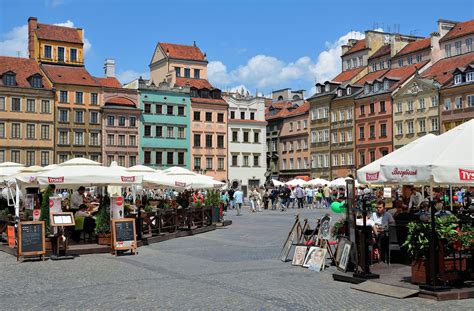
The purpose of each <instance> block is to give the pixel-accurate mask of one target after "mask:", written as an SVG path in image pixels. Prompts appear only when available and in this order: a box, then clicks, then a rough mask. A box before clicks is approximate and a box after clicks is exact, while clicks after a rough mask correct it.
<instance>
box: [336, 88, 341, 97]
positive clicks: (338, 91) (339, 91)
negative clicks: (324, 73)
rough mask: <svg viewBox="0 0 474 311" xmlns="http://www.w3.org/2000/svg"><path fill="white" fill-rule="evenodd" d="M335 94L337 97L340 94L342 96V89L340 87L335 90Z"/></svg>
mask: <svg viewBox="0 0 474 311" xmlns="http://www.w3.org/2000/svg"><path fill="white" fill-rule="evenodd" d="M337 96H338V97H341V96H342V90H341V89H339V90H337Z"/></svg>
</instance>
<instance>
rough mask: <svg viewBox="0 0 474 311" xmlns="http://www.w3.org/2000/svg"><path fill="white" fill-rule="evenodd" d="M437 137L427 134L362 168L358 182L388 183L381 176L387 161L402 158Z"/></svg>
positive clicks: (358, 173)
mask: <svg viewBox="0 0 474 311" xmlns="http://www.w3.org/2000/svg"><path fill="white" fill-rule="evenodd" d="M436 137H437V136H436V135H433V134H427V135H425V136H422V137H420V138H418V139H417V140H415V141H412V142H411V143H409V144H407V145H405V146H403V147H401V148H400V149H397V150H394V151H393V152H390V153H389V154H387V155H386V156H384V157H382V158H380V159H378V160H376V161H374V162H372V163H370V164H368V165H366V166H364V167H362V168H360V169H358V170H357V180H358V181H359V182H360V183H362V184H382V183H386V182H387V181H386V180H382V175H381V174H380V165H381V164H382V163H385V162H386V161H390V160H392V159H396V158H398V157H400V155H401V154H403V153H405V152H407V151H409V150H410V149H412V148H414V147H415V146H417V145H419V144H422V143H425V142H429V141H432V140H433V139H435V138H436Z"/></svg>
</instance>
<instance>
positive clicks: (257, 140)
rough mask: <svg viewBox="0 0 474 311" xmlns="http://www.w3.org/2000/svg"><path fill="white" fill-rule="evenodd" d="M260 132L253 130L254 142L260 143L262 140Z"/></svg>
mask: <svg viewBox="0 0 474 311" xmlns="http://www.w3.org/2000/svg"><path fill="white" fill-rule="evenodd" d="M259 135H260V132H253V142H254V143H259V142H260V137H259Z"/></svg>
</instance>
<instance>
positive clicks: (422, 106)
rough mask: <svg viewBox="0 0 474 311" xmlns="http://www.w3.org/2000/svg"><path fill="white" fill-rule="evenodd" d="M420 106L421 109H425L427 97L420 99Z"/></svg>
mask: <svg viewBox="0 0 474 311" xmlns="http://www.w3.org/2000/svg"><path fill="white" fill-rule="evenodd" d="M418 107H419V109H425V99H424V98H419V99H418Z"/></svg>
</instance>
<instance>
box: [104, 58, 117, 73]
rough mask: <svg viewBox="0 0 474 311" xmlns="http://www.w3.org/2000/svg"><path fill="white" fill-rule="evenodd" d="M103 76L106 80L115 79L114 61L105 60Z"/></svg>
mask: <svg viewBox="0 0 474 311" xmlns="http://www.w3.org/2000/svg"><path fill="white" fill-rule="evenodd" d="M104 74H105V77H106V78H115V60H114V59H110V58H107V59H106V60H105V63H104Z"/></svg>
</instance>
